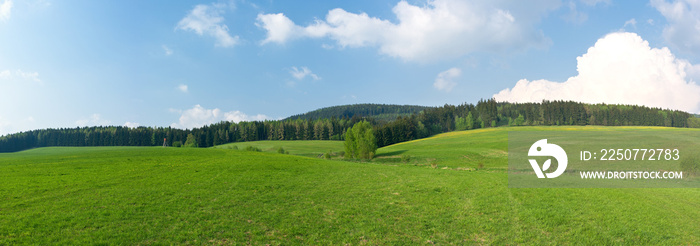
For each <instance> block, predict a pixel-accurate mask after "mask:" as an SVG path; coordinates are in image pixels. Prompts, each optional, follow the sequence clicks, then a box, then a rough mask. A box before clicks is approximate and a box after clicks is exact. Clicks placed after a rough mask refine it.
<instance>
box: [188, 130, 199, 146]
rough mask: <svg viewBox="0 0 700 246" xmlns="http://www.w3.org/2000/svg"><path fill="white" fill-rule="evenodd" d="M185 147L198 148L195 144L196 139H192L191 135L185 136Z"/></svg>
mask: <svg viewBox="0 0 700 246" xmlns="http://www.w3.org/2000/svg"><path fill="white" fill-rule="evenodd" d="M185 147H189V148H197V147H199V145H198V144H197V139H195V138H194V135H192V133H190V134H187V140H185Z"/></svg>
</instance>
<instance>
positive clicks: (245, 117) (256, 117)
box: [224, 110, 269, 123]
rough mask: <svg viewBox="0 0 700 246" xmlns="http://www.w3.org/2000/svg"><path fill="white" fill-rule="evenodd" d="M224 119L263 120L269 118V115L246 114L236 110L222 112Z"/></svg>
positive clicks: (238, 120) (237, 120)
mask: <svg viewBox="0 0 700 246" xmlns="http://www.w3.org/2000/svg"><path fill="white" fill-rule="evenodd" d="M224 119H225V120H227V121H232V122H236V123H238V122H241V121H263V120H266V119H269V117H267V116H266V115H263V114H257V115H247V114H244V113H242V112H241V111H238V110H236V111H231V112H226V113H224Z"/></svg>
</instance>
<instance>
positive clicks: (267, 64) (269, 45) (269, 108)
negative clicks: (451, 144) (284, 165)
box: [0, 0, 700, 135]
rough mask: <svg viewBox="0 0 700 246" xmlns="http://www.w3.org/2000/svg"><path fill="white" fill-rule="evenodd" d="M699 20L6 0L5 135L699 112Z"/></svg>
mask: <svg viewBox="0 0 700 246" xmlns="http://www.w3.org/2000/svg"><path fill="white" fill-rule="evenodd" d="M696 23H700V3H697V2H695V3H693V1H685V0H680V1H661V0H659V1H657V0H654V1H651V2H643V1H614V0H609V1H596V0H584V1H556V0H544V1H458V0H434V1H325V0H324V1H303V2H301V1H243V0H239V1H236V0H233V1H200V2H196V1H52V0H23V1H18V0H0V135H4V134H8V133H14V132H18V131H26V130H32V129H40V128H59V127H75V126H93V125H127V126H173V127H179V128H192V127H197V126H201V125H203V124H210V123H214V122H218V121H221V120H232V121H241V120H262V119H279V118H284V117H287V116H290V115H294V114H299V113H304V112H307V111H310V110H314V109H317V108H321V107H327V106H334V105H341V104H355V103H386V104H414V105H428V106H437V105H443V104H446V103H448V104H460V103H463V102H467V103H476V101H478V100H479V99H481V98H491V97H495V98H496V99H497V100H499V101H512V102H525V101H541V100H542V99H550V100H552V99H565V100H576V101H584V102H590V103H597V102H606V103H628V104H643V105H648V106H656V107H663V108H673V109H681V110H685V111H689V112H693V113H698V112H700V99H699V98H700V86H698V85H697V83H696V81H698V80H699V79H700V66H698V65H696V64H698V62H700V61H699V59H700V29H699V28H700V27H698V25H697V24H696Z"/></svg>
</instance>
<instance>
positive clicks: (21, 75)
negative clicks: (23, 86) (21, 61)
mask: <svg viewBox="0 0 700 246" xmlns="http://www.w3.org/2000/svg"><path fill="white" fill-rule="evenodd" d="M0 79H2V80H13V79H16V80H23V81H33V82H38V83H41V79H39V73H38V72H25V71H22V70H20V69H17V70H15V71H14V72H13V71H10V70H3V71H0Z"/></svg>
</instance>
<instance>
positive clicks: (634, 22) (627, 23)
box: [622, 18, 637, 28]
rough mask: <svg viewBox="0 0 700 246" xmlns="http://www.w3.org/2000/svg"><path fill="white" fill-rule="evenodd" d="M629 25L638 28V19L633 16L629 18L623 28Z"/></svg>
mask: <svg viewBox="0 0 700 246" xmlns="http://www.w3.org/2000/svg"><path fill="white" fill-rule="evenodd" d="M627 26H631V27H633V28H637V20H635V19H634V18H632V19H629V20H627V21H625V25H623V26H622V28H625V27H627Z"/></svg>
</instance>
